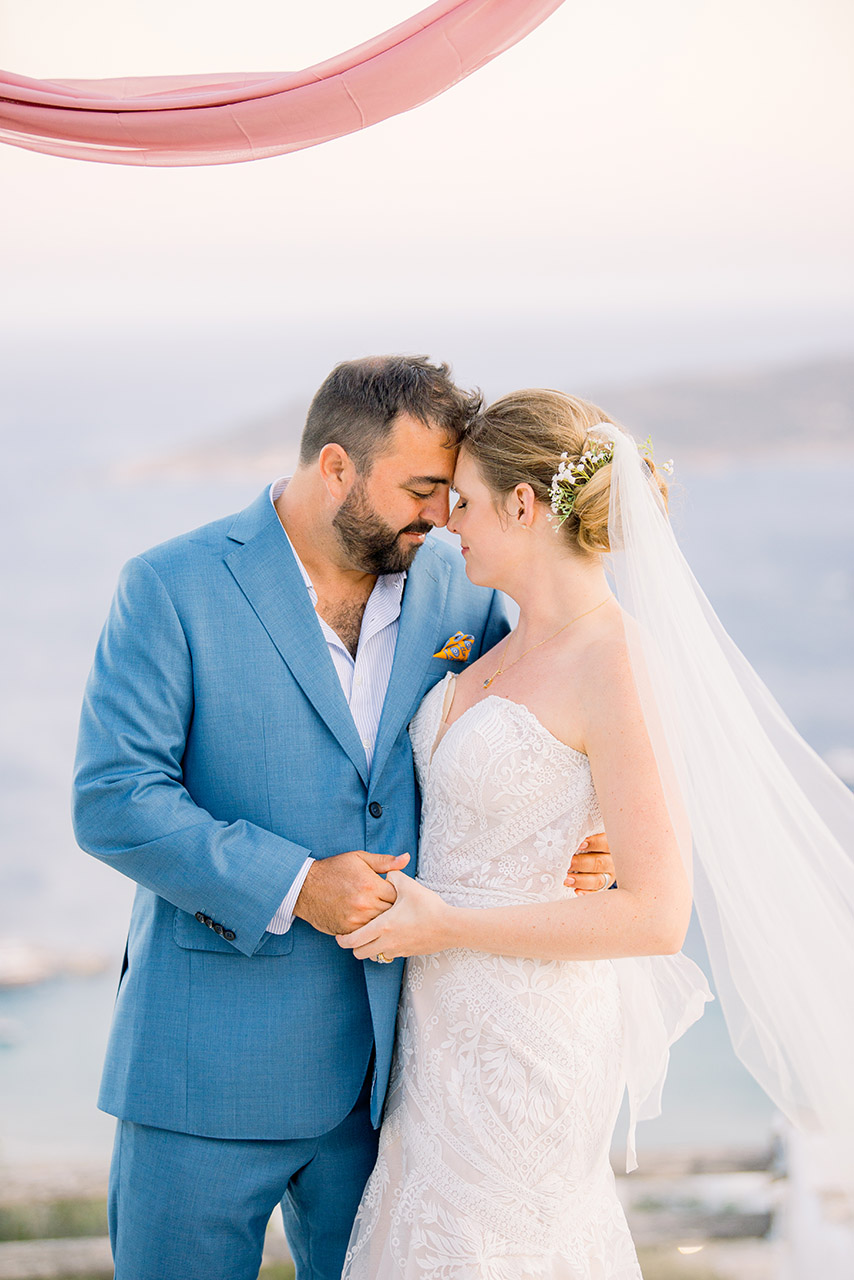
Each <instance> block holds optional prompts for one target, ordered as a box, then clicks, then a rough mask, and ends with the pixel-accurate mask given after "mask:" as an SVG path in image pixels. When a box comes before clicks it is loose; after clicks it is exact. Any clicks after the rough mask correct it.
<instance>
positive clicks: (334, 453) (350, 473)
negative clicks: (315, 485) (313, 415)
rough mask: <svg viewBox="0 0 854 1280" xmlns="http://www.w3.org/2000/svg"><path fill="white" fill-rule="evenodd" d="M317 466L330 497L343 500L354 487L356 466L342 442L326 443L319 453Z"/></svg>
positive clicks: (336, 501) (336, 500)
mask: <svg viewBox="0 0 854 1280" xmlns="http://www.w3.org/2000/svg"><path fill="white" fill-rule="evenodd" d="M317 467H318V470H319V471H320V476H321V479H322V480H323V483H324V484H325V485H326V488H327V490H328V492H329V496H330V498H332V499H333V501H334V502H335V503H340V502H343V501H344V499H345V498H346V497H347V494H348V493H349V492H350V490H351V489H352V487H353V482H354V481H355V479H356V468H355V466H354V465H353V459H352V458H351V457H350V455H349V453H348V452H347V450H346V449H344V448H342V447H341V445H340V444H325V445H324V446H323V448H322V449H321V450H320V453H319V454H318V455H317Z"/></svg>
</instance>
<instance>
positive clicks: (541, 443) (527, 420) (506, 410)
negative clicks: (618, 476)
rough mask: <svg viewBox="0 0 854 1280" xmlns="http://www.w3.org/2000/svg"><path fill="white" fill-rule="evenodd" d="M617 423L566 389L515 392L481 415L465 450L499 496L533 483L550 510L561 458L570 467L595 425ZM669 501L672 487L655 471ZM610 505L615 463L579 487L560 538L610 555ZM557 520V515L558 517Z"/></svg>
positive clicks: (470, 431) (588, 550)
mask: <svg viewBox="0 0 854 1280" xmlns="http://www.w3.org/2000/svg"><path fill="white" fill-rule="evenodd" d="M603 422H610V423H612V424H613V425H614V426H616V425H617V423H615V422H614V419H613V418H610V417H609V416H608V414H607V413H605V412H604V411H603V410H602V409H600V408H599V407H598V406H597V405H595V404H591V403H590V402H589V401H587V400H579V399H578V397H577V396H569V395H566V394H565V393H564V392H562V391H548V390H532V391H512V392H511V393H510V394H509V395H506V396H502V397H501V399H500V400H496V401H495V403H494V404H491V405H490V406H489V407H488V408H487V409H484V410H483V412H481V413H479V414H478V415H477V417H476V418H475V419H474V421H473V423H472V424H471V426H470V427H469V429H468V431H467V433H466V435H465V437H464V439H463V447H464V448H465V449H467V450H468V452H469V453H470V455H471V457H472V458H473V459H474V461H475V462H476V463H477V465H478V468H479V469H480V472H481V475H482V476H483V479H484V481H485V483H486V484H487V486H488V487H489V488H490V489H491V490H492V491H493V493H495V494H496V495H497V496H499V497H505V496H506V495H507V494H509V493H512V492H513V490H514V489H515V488H516V485H518V484H528V485H530V486H531V488H532V489H533V491H534V494H535V496H536V498H537V501H538V502H542V503H544V504H545V505H546V506H547V507H550V506H551V485H552V477H553V476H554V474H555V472H556V471H557V469H558V463H559V461H560V457H561V454H563V453H565V454H567V455H568V461H569V463H570V464H572V463H577V462H578V460H579V458H580V457H581V455H582V454H583V453H584V452H585V450H586V449H587V448H588V447H589V445H590V444H591V432H593V439H594V440H595V438H596V436H597V435H598V433H597V432H595V431H593V428H594V427H597V426H599V425H600V424H601V423H603ZM648 465H649V467H650V470H651V471H652V472H653V474H654V475H655V480H656V483H657V485H658V488H659V490H660V492H661V495H662V498H663V499H664V502H665V505H666V503H667V484H666V482H665V481H663V480H662V479H661V477H660V476H658V475H657V474H656V472H655V467H654V465H653V464H652V463H651V462H650V463H648ZM610 501H611V463H610V462H607V463H605V464H604V465H603V466H601V467H599V468H598V469H597V470H596V471H595V472H594V474H593V475H592V476H591V477H590V479H589V480H587V481H585V483H584V484H582V485H580V486H579V488H578V493H577V496H576V498H575V502H574V504H573V508H572V511H571V512H570V514H569V515H568V516H567V518H566V519H565V520H564V521H563V523H562V524H561V525H560V536H561V537H562V538H564V540H565V541H566V542H567V543H568V544H569V545H570V546H571V547H572V549H573V550H574V551H580V552H582V553H602V552H605V551H610V549H611V548H610V542H609V540H608V510H609V507H610ZM555 518H556V519H557V517H555Z"/></svg>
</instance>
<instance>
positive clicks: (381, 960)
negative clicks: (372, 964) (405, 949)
mask: <svg viewBox="0 0 854 1280" xmlns="http://www.w3.org/2000/svg"><path fill="white" fill-rule="evenodd" d="M376 960H377V964H391V962H392V961H393V960H394V956H384V955H383V953H382V952H381V951H379V952H377V957H376Z"/></svg>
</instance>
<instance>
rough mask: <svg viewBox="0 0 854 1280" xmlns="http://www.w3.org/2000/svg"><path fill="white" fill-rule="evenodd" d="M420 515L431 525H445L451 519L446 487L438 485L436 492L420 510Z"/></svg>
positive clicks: (448, 491) (448, 494)
mask: <svg viewBox="0 0 854 1280" xmlns="http://www.w3.org/2000/svg"><path fill="white" fill-rule="evenodd" d="M421 515H422V517H423V518H424V519H425V520H429V521H430V523H431V524H434V525H439V526H440V527H442V526H444V525H446V524H447V523H448V520H449V519H450V517H451V493H450V489H449V488H448V487H447V486H446V485H440V486H439V487H438V488H437V489H436V492H435V493H434V494H433V495H432V496H431V497H430V500H429V501H428V502H425V504H424V506H423V507H422V508H421Z"/></svg>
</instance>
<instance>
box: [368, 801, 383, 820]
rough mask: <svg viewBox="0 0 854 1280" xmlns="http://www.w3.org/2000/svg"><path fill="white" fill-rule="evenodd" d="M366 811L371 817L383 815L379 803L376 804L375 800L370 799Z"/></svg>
mask: <svg viewBox="0 0 854 1280" xmlns="http://www.w3.org/2000/svg"><path fill="white" fill-rule="evenodd" d="M368 813H369V814H370V815H371V817H372V818H381V817H382V816H383V807H382V805H381V804H377V802H376V800H372V801H371V803H370V804H369V805H368Z"/></svg>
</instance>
